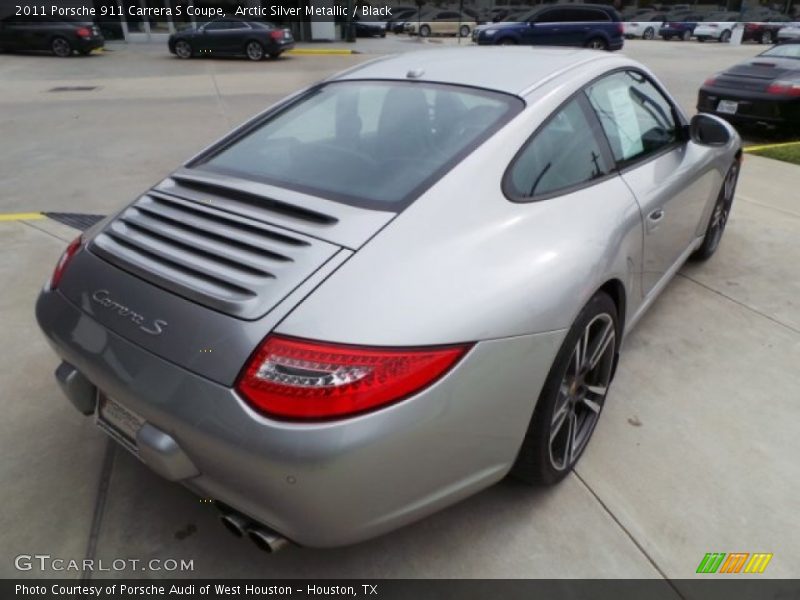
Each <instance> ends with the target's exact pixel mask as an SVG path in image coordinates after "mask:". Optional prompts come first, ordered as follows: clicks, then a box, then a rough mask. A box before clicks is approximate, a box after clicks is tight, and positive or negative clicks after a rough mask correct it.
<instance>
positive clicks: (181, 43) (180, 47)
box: [175, 40, 192, 58]
mask: <svg viewBox="0 0 800 600" xmlns="http://www.w3.org/2000/svg"><path fill="white" fill-rule="evenodd" d="M175 56H177V57H178V58H192V46H191V44H190V43H189V42H187V41H186V40H178V41H177V42H175Z"/></svg>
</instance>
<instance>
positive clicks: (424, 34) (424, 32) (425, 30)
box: [419, 25, 431, 37]
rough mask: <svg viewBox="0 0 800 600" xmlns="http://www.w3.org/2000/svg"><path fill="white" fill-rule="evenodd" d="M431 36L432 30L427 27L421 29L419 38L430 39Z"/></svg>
mask: <svg viewBox="0 0 800 600" xmlns="http://www.w3.org/2000/svg"><path fill="white" fill-rule="evenodd" d="M430 35H431V28H430V27H428V26H427V25H423V26H422V27H420V28H419V36H420V37H430Z"/></svg>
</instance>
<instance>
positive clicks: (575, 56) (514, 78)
mask: <svg viewBox="0 0 800 600" xmlns="http://www.w3.org/2000/svg"><path fill="white" fill-rule="evenodd" d="M612 56H613V55H612V54H610V53H608V52H602V51H596V50H584V49H582V48H546V47H540V46H539V47H537V46H525V47H508V46H490V47H476V46H469V47H466V48H453V49H446V50H445V49H441V50H422V51H419V52H406V53H404V54H398V55H394V56H389V57H386V58H381V59H377V60H374V61H371V62H368V63H365V64H363V65H359V66H357V67H355V68H353V69H351V70H349V71H346V72H344V73H342V74H340V75H338V76H336V77H335V79H411V80H418V81H433V82H437V83H453V84H461V85H470V86H475V87H481V88H488V89H493V90H498V91H502V92H507V93H510V94H516V95H522V94H523V93H524V92H526V91H527V90H530V89H531V88H532V87H534V86H536V85H538V84H540V83H543V82H544V81H545V80H549V79H551V78H553V77H556V76H558V75H559V74H561V73H564V72H566V71H568V70H571V69H575V68H579V67H580V66H581V65H585V64H587V63H590V62H591V63H596V62H598V61H604V60H605V61H610V62H611V61H614V59H613V58H612ZM410 73H413V75H409V74H410Z"/></svg>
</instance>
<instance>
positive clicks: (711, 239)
mask: <svg viewBox="0 0 800 600" xmlns="http://www.w3.org/2000/svg"><path fill="white" fill-rule="evenodd" d="M738 179H739V162H738V161H736V162H735V163H733V164H732V165H731V167H730V168H729V169H728V172H727V173H726V174H725V179H724V180H723V181H722V187H721V188H720V190H719V194H718V195H717V201H716V202H715V203H714V208H713V210H712V211H711V217H709V220H708V226H707V227H706V233H705V236H703V243H702V244H700V247H699V248H697V250H695V251H694V253H692V255H691V256H690V257H689V258H690V259H691V260H694V261H703V260H708V259H709V258H711V256H712V255H713V254H714V252H716V251H717V248H718V247H719V242H720V240H722V234H723V233H725V225H727V223H728V218H729V217H730V214H731V207H732V206H733V197H734V195H735V194H736V182H737V181H738Z"/></svg>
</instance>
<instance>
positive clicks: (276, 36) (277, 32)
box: [269, 29, 285, 40]
mask: <svg viewBox="0 0 800 600" xmlns="http://www.w3.org/2000/svg"><path fill="white" fill-rule="evenodd" d="M284 35H285V34H284V32H283V29H273V30H272V31H270V32H269V37H271V38H272V39H273V40H282V39H283V36H284Z"/></svg>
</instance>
